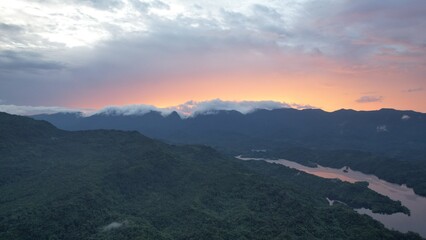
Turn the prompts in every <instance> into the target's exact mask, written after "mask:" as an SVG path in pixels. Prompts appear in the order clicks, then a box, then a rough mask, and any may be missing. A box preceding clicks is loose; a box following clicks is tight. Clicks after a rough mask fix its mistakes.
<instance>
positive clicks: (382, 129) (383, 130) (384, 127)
mask: <svg viewBox="0 0 426 240" xmlns="http://www.w3.org/2000/svg"><path fill="white" fill-rule="evenodd" d="M376 132H378V133H380V132H388V128H387V126H386V125H380V126H377V127H376Z"/></svg>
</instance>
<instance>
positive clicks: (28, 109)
mask: <svg viewBox="0 0 426 240" xmlns="http://www.w3.org/2000/svg"><path fill="white" fill-rule="evenodd" d="M87 111H88V110H87V109H73V108H64V107H46V106H17V105H0V112H6V113H10V114H16V115H24V116H30V115H37V114H52V113H58V112H87Z"/></svg>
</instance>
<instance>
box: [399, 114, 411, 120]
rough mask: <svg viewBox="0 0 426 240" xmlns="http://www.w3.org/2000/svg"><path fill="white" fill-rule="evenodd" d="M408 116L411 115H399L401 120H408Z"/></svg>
mask: <svg viewBox="0 0 426 240" xmlns="http://www.w3.org/2000/svg"><path fill="white" fill-rule="evenodd" d="M410 118H411V117H410V116H409V115H406V114H404V115H402V117H401V119H402V120H409V119H410Z"/></svg>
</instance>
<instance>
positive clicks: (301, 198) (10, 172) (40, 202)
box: [0, 113, 420, 240]
mask: <svg viewBox="0 0 426 240" xmlns="http://www.w3.org/2000/svg"><path fill="white" fill-rule="evenodd" d="M0 166H1V167H0V239H65V240H66V239H156V240H157V239H420V237H419V236H417V235H415V234H402V233H398V232H395V231H390V230H387V229H385V228H384V227H383V225H382V224H380V223H378V222H376V221H374V220H372V219H371V218H370V217H367V216H365V215H358V214H357V213H356V212H355V211H353V210H352V209H351V207H366V208H371V209H373V210H374V211H376V212H387V213H392V212H398V211H402V212H407V209H406V208H404V207H402V206H401V205H400V203H397V202H393V201H391V200H390V199H388V198H386V197H383V196H381V195H378V194H376V193H374V192H372V191H371V190H369V189H368V188H366V186H365V184H362V183H360V184H349V183H343V182H340V181H336V180H326V179H321V178H318V177H314V176H310V175H307V174H303V173H299V172H297V171H295V170H290V169H288V168H285V167H283V166H278V165H269V164H267V163H264V162H250V161H249V162H243V161H239V160H235V159H233V158H228V157H224V156H222V155H220V154H218V153H217V152H216V151H214V150H212V149H211V148H208V147H204V146H173V145H167V144H164V143H161V142H159V141H155V140H152V139H149V138H147V137H144V136H143V135H141V134H139V133H137V132H121V131H105V130H97V131H84V132H66V131H62V130H58V129H56V128H54V127H53V126H52V125H50V124H48V123H47V122H44V121H35V120H32V119H30V118H25V117H18V116H12V115H8V114H3V113H0ZM326 197H329V198H332V199H336V200H340V201H343V202H346V203H347V204H348V206H346V205H341V204H338V205H335V206H329V205H328V203H327V201H326V200H325V198H326Z"/></svg>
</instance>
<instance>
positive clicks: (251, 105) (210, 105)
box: [0, 99, 314, 118]
mask: <svg viewBox="0 0 426 240" xmlns="http://www.w3.org/2000/svg"><path fill="white" fill-rule="evenodd" d="M280 108H295V109H309V108H314V107H312V106H310V105H301V104H296V103H285V102H278V101H224V100H221V99H213V100H209V101H199V102H198V101H188V102H186V103H183V104H180V105H176V106H171V107H166V108H159V107H156V106H153V105H145V104H140V105H126V106H107V107H105V108H102V109H100V110H90V109H73V108H63V107H44V106H17V105H0V112H7V113H11V114H17V115H36V114H53V113H65V112H69V113H77V112H81V113H82V114H83V115H84V116H91V115H95V114H104V115H123V116H130V115H144V114H146V113H149V112H151V111H156V112H160V113H161V114H162V115H163V116H167V115H169V114H170V113H172V112H173V111H176V112H177V113H178V114H179V115H180V116H181V117H184V118H186V117H191V116H196V115H199V114H213V113H215V112H216V111H219V110H228V111H229V110H235V111H238V112H241V113H243V114H246V113H250V112H253V111H255V110H257V109H266V110H273V109H280Z"/></svg>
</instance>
